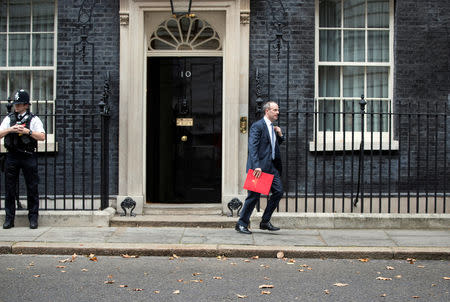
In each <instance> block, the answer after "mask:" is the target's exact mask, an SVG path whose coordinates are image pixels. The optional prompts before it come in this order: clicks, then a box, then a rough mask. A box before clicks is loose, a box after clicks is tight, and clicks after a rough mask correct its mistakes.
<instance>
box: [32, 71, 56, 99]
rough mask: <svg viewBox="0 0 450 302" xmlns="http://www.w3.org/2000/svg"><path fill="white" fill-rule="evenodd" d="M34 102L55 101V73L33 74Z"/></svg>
mask: <svg viewBox="0 0 450 302" xmlns="http://www.w3.org/2000/svg"><path fill="white" fill-rule="evenodd" d="M33 100H40V101H43V100H53V71H52V70H44V71H34V72H33Z"/></svg>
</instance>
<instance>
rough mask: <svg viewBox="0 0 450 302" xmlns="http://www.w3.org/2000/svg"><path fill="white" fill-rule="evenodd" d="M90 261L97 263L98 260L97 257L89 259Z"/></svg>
mask: <svg viewBox="0 0 450 302" xmlns="http://www.w3.org/2000/svg"><path fill="white" fill-rule="evenodd" d="M89 260H91V261H95V262H97V261H98V259H97V257H95V256H94V257H91V258H89Z"/></svg>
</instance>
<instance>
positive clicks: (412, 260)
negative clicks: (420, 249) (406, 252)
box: [406, 258, 416, 264]
mask: <svg viewBox="0 0 450 302" xmlns="http://www.w3.org/2000/svg"><path fill="white" fill-rule="evenodd" d="M406 261H408V262H409V264H414V262H416V259H414V258H407V259H406Z"/></svg>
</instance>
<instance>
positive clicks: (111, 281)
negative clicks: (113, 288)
mask: <svg viewBox="0 0 450 302" xmlns="http://www.w3.org/2000/svg"><path fill="white" fill-rule="evenodd" d="M114 282H115V281H114V280H107V281H105V282H103V283H105V284H113V283H114Z"/></svg>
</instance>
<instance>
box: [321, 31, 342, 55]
mask: <svg viewBox="0 0 450 302" xmlns="http://www.w3.org/2000/svg"><path fill="white" fill-rule="evenodd" d="M319 43H320V44H319V49H320V54H319V57H320V61H329V62H332V61H334V62H338V61H340V60H341V31H340V30H321V31H320V41H319Z"/></svg>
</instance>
